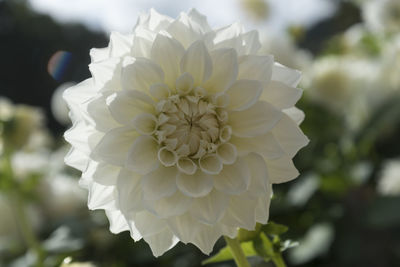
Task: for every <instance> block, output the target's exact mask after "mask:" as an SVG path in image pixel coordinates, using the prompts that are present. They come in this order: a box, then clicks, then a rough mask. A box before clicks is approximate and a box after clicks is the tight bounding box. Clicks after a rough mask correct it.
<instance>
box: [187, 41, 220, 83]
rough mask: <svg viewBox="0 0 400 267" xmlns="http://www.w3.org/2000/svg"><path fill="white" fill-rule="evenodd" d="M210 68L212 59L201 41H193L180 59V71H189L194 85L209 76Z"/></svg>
mask: <svg viewBox="0 0 400 267" xmlns="http://www.w3.org/2000/svg"><path fill="white" fill-rule="evenodd" d="M212 68H213V66H212V60H211V57H210V54H209V53H208V51H207V48H206V46H205V45H204V42H203V41H196V42H194V43H193V44H192V45H191V46H190V47H189V48H188V49H187V51H186V53H185V55H184V56H183V57H182V60H181V72H182V73H183V72H189V73H190V74H191V75H192V77H193V79H194V85H195V86H198V85H201V84H202V83H203V82H204V81H206V80H208V79H209V78H210V76H211V74H212Z"/></svg>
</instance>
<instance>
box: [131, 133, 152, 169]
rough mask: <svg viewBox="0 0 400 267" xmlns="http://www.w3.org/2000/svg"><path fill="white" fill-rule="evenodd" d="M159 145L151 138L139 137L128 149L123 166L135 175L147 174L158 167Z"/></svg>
mask: <svg viewBox="0 0 400 267" xmlns="http://www.w3.org/2000/svg"><path fill="white" fill-rule="evenodd" d="M158 149H159V145H158V143H157V141H156V140H154V138H153V137H151V136H147V135H142V136H139V137H138V138H137V139H136V140H135V142H134V143H133V146H132V147H131V148H130V150H129V153H128V157H127V159H126V163H125V166H126V167H127V168H128V169H130V170H132V171H135V172H137V173H140V174H147V173H149V172H151V171H153V170H155V169H156V168H157V167H158V166H159V163H160V162H159V161H158V158H157V153H158Z"/></svg>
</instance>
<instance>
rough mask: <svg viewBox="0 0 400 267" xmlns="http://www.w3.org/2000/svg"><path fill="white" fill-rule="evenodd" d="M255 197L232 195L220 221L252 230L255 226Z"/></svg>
mask: <svg viewBox="0 0 400 267" xmlns="http://www.w3.org/2000/svg"><path fill="white" fill-rule="evenodd" d="M256 205H257V198H252V197H248V196H243V195H240V196H232V197H231V199H230V201H229V206H228V208H227V209H226V212H225V215H224V217H223V218H222V219H221V223H223V224H225V225H227V226H232V227H240V228H244V229H246V230H249V231H252V230H254V228H255V226H256V218H255V217H256V215H255V213H256V212H255V209H256Z"/></svg>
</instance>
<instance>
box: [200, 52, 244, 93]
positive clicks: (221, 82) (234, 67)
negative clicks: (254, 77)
mask: <svg viewBox="0 0 400 267" xmlns="http://www.w3.org/2000/svg"><path fill="white" fill-rule="evenodd" d="M210 56H211V59H212V66H213V72H212V75H211V78H210V79H209V80H208V81H207V82H206V83H205V85H204V88H206V90H207V91H208V92H212V93H218V92H224V91H225V90H226V89H228V88H229V87H230V86H231V85H232V84H233V82H234V81H235V80H236V78H237V75H238V62H237V54H236V51H235V50H233V49H216V50H213V51H212V52H211V53H210Z"/></svg>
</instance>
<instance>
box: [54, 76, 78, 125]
mask: <svg viewBox="0 0 400 267" xmlns="http://www.w3.org/2000/svg"><path fill="white" fill-rule="evenodd" d="M74 85H75V83H73V82H67V83H63V84H61V85H60V86H58V87H57V88H56V89H55V90H54V93H53V95H52V97H51V102H50V106H51V112H52V113H53V116H54V118H55V119H56V120H57V121H58V122H59V123H60V124H62V125H69V124H70V123H71V121H70V119H69V117H68V111H69V110H68V106H67V103H66V102H65V100H64V99H63V97H62V95H63V93H64V91H65V90H66V89H67V88H69V87H71V86H74Z"/></svg>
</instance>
